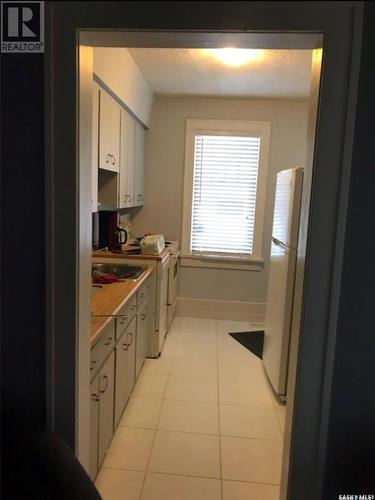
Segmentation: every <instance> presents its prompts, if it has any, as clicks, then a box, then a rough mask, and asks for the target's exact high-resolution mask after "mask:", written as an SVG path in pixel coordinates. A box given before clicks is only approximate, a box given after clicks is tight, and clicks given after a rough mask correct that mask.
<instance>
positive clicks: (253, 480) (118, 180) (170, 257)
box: [90, 48, 311, 499]
mask: <svg viewBox="0 0 375 500" xmlns="http://www.w3.org/2000/svg"><path fill="white" fill-rule="evenodd" d="M153 51H154V52H153ZM155 52H156V53H155ZM203 52H204V51H203ZM263 52H264V53H263ZM267 52H273V54H272V53H270V54H267ZM277 52H283V54H281V53H279V54H277ZM293 52H297V51H253V53H252V54H251V56H252V57H251V60H250V62H247V65H246V64H245V65H244V69H242V67H241V65H240V67H241V69H240V70H239V69H238V66H233V65H232V66H225V65H224V64H223V63H222V62H220V61H218V60H217V59H215V58H214V57H213V55H212V54H211V55H210V56H208V55H207V53H205V54H204V55H203V53H202V51H199V50H197V49H195V50H188V49H179V50H177V49H176V50H174V49H163V50H162V49H125V48H95V49H94V75H93V80H94V83H93V119H92V125H93V155H92V158H93V160H92V166H93V169H92V174H93V175H92V212H93V214H94V215H93V249H94V253H93V281H94V283H93V288H92V290H93V292H92V293H93V297H92V314H93V318H92V344H91V346H92V349H91V364H90V380H91V390H90V394H91V424H90V432H91V441H90V444H91V449H92V450H95V453H94V454H93V453H92V452H90V461H91V467H90V468H91V470H90V473H91V476H92V478H93V479H94V478H95V477H97V486H98V488H99V490H100V491H101V492H102V494H103V498H108V499H111V498H117V497H116V494H115V493H113V491H114V490H112V489H111V488H113V487H114V486H113V485H114V484H117V485H118V486H116V487H119V488H122V489H124V488H125V489H126V488H127V487H128V486H129V488H131V487H134V488H135V489H137V491H138V490H139V491H138V493H137V494H136V495H138V496H134V498H138V497H139V495H141V490H142V496H141V497H140V498H149V497H148V496H147V495H151V493H150V492H151V491H152V490H153V489H154V488H160V498H167V495H168V494H169V495H172V493H166V491H169V488H172V490H173V491H175V492H176V491H180V490H181V489H183V488H184V487H186V484H189V485H190V486H189V487H191V488H193V490H194V491H195V495H196V496H194V498H199V495H203V493H202V492H203V491H206V493H205V495H206V496H205V497H204V498H211V497H212V498H216V497H217V495H219V493H218V488H219V483H220V481H218V479H217V478H220V477H222V479H223V481H222V482H223V486H220V487H223V488H224V491H226V493H225V494H224V498H233V495H234V494H240V493H238V492H239V491H240V489H241V488H242V490H241V491H242V493H241V494H242V495H245V494H250V492H251V494H253V495H258V496H259V495H260V496H259V498H268V497H269V498H277V495H278V483H279V475H280V468H281V443H282V432H283V419H284V413H285V406H284V405H282V404H279V402H278V401H277V399H276V398H275V397H274V396H273V393H272V390H271V389H270V386H269V385H267V384H268V382H267V380H266V378H265V376H264V371H263V367H262V363H261V361H260V360H259V359H257V358H255V357H254V356H253V355H252V354H251V353H249V351H248V350H245V349H244V348H243V347H242V346H241V345H240V344H237V343H236V342H235V341H234V340H233V339H232V338H230V337H229V335H228V334H229V333H230V332H233V331H244V330H246V331H251V330H256V331H258V330H262V329H263V325H264V322H265V317H266V301H267V275H268V268H269V259H268V257H267V256H268V255H269V253H270V245H271V233H272V223H273V217H272V214H273V206H274V200H275V185H276V174H277V172H278V171H281V170H285V169H290V168H292V167H296V166H301V165H304V161H305V154H306V133H307V116H308V95H309V90H310V74H311V51H298V52H297V53H294V54H293ZM233 57H234V54H233V52H232V53H231V55H230V60H231V61H233ZM270 61H271V62H270ZM266 63H267V64H266ZM267 65H269V68H270V69H268V71H269V73H268V74H267ZM114 68H116V71H114ZM207 68H209V69H207ZM223 68H224V69H223ZM249 68H253V80H250V79H249V78H248V77H247V73H248V72H249ZM255 69H256V70H257V71H255ZM291 69H292V70H291ZM205 72H207V74H206V75H205V77H204V78H203V76H202V75H204V74H205ZM264 72H266V73H264ZM272 72H273V73H272ZM271 73H272V78H271ZM288 74H289V75H290V74H291V75H292V77H289V79H288V77H287V75H288ZM145 75H147V78H146V77H145ZM158 75H159V80H158V78H157V77H158ZM160 75H163V78H160ZM234 75H237V77H236V78H237V79H236V78H235V77H234ZM256 75H258V76H256ZM283 78H284V80H283ZM265 79H266V81H267V82H268V84H267V85H266V86H265V85H264V81H265ZM150 82H151V83H150ZM250 83H251V84H252V85H253V89H252V93H250V95H249V90H248V88H249V85H250ZM283 84H284V87H283ZM163 85H164V87H163ZM173 86H175V88H173ZM192 89H193V91H192ZM228 89H229V90H228ZM245 89H246V90H245ZM215 92H216V93H215ZM223 120H224V121H225V122H226V123H225V127H229V128H230V127H234V128H233V130H232V131H231V134H229V135H232V136H235V133H237V135H239V136H246V134H250V136H256V135H258V136H260V137H261V144H262V146H261V148H260V149H258V153H259V156H258V158H257V165H256V166H257V168H258V166H259V170H258V171H257V176H256V177H255V186H256V192H255V194H254V190H253V191H252V190H251V186H250V188H249V191H244V193H245V196H249V197H250V198H251V199H250V201H251V203H250V208H252V210H253V212H252V214H253V216H252V221H253V222H252V223H248V224H250V225H249V226H248V232H247V235H248V234H251V236H252V238H251V242H250V243H249V241H248V237H247V236H246V235H245V236H243V235H242V234H241V235H239V236H238V234H239V231H238V228H237V227H235V228H234V231H233V228H231V226H230V222H229V223H228V222H226V221H225V220H224V217H223V211H221V212H220V210H218V211H219V216H218V218H215V217H214V219H215V221H214V222H215V227H216V229H215V232H214V236H213V242H214V243H215V244H216V245H217V248H219V252H217V253H219V255H218V254H217V253H216V255H214V252H213V251H212V249H211V248H210V249H208V250H206V251H204V250H203V251H202V248H203V249H204V239H203V240H202V239H201V240H199V238H200V232H199V230H197V231H196V233H194V234H190V228H194V213H198V217H199V216H200V217H202V213H199V209H200V208H202V206H199V204H197V206H196V207H194V209H196V210H197V212H194V209H193V208H192V199H193V196H192V190H193V188H192V184H193V181H192V178H193V173H192V170H193V169H192V168H189V166H188V165H189V164H190V165H191V166H192V165H193V164H194V169H195V172H197V169H198V168H201V169H202V168H203V165H202V162H201V163H199V161H198V159H195V156H194V152H192V146H194V145H192V141H191V137H190V135H189V134H193V135H194V134H195V135H197V133H196V132H195V131H202V130H203V131H205V130H209V131H210V134H209V135H213V133H214V132H216V133H217V135H216V136H222V135H223V124H222V123H220V121H221V122H223ZM249 120H251V122H250V124H249ZM229 122H230V123H229ZM241 127H245V128H241ZM249 127H250V128H249ZM251 127H253V129H251ZM271 129H272V130H271ZM254 130H256V133H254ZM233 131H234V132H235V133H234V132H233ZM251 134H252V135H251ZM201 137H203V138H205V137H207V136H206V135H204V134H202V135H201ZM225 146H226V145H225V144H223V147H225ZM240 146H241V145H236V147H240ZM246 147H247V146H246ZM254 147H255V145H254V143H251V144H250V145H249V146H248V148H250V150H252V149H254ZM244 151H245V152H246V149H245V150H244ZM192 158H194V161H193V159H192ZM252 168H253V166H252ZM239 175H240V178H241V179H242V180H243V181H244V184H246V181H247V176H246V175H245V176H243V173H241V172H240V174H239ZM241 175H242V177H241ZM250 177H251V176H250ZM252 180H253V181H254V177H252ZM201 185H202V183H198V185H197V188H196V189H200V187H199V186H201ZM194 186H195V184H194ZM247 187H248V186H245V188H247ZM189 189H190V190H189ZM194 189H195V188H194ZM236 189H237V190H236ZM197 192H198V191H197ZM233 192H234V194H233V193H231V192H229V191H228V196H229V197H228V199H229V202H228V203H229V206H228V205H227V208H229V210H233V206H234V204H235V200H236V199H237V197H238V195H239V196H243V194H242V193H241V192H240V193H239V192H238V188H237V187H235V188H234V190H233ZM205 194H206V195H207V191H206V193H205V191H204V190H202V189H201V191H200V192H199V196H200V197H204V195H205ZM209 194H212V193H209ZM213 194H214V195H215V196H218V197H222V195H223V192H222V191H220V190H218V191H217V192H216V193H213ZM195 195H196V192H194V196H195ZM230 204H232V206H231V205H230ZM244 207H245V208H244V209H243V210H248V209H249V207H248V205H246V203H245V204H244ZM217 208H218V207H217ZM227 208H226V209H225V210H227ZM204 210H205V208H204V206H203V214H204ZM206 210H207V208H206ZM247 220H248V219H247ZM254 221H255V222H254ZM196 226H197V228H198V229H199V224H197V225H196ZM218 228H219V229H218ZM220 231H222V234H220ZM145 234H146V235H147V234H150V236H146V238H144V239H141V237H142V236H143V235H145ZM155 235H162V236H155ZM190 236H192V238H191V239H190ZM193 237H196V238H197V241H198V243H197V244H198V245H200V247H199V248H200V249H199V248H198V247H197V248H198V249H197V250H195V251H192V248H193V242H194V241H193ZM135 238H139V239H135ZM228 242H233V244H232V243H231V244H228ZM164 243H167V245H169V246H167V247H166V248H164ZM210 244H212V241H211V242H210ZM249 244H250V247H249V246H248V245H249ZM233 245H234V247H235V251H233V248H234V247H233ZM236 245H237V246H236ZM249 248H250V251H249V250H248V249H249ZM238 249H239V251H238ZM249 254H250V255H251V258H249ZM124 264H126V265H131V266H136V267H137V269H134V271H135V272H139V273H140V277H139V278H138V279H135V280H134V279H131V280H130V282H129V281H126V280H125V282H123V281H121V279H123V278H124V277H125V275H123V274H121V273H122V272H124V271H126V269H125V270H124V268H121V266H123V265H124ZM116 266H117V268H116ZM128 271H130V272H132V269H128ZM119 278H120V281H118V279H119ZM111 280H113V281H114V282H113V283H108V281H111ZM111 290H114V291H113V293H112V291H111ZM139 325H141V326H139ZM100 343H102V345H99V344H100ZM97 346H99V349H98V347H97ZM103 346H105V348H103ZM95 351H98V354H97V352H95ZM212 351H215V356H212ZM124 353H125V354H124ZM120 354H121V355H122V356H120ZM160 354H161V355H160ZM159 355H160V357H159ZM146 358H150V359H146ZM152 358H153V359H152ZM120 359H122V360H123V361H120ZM145 359H146V360H145ZM119 374H122V375H121V376H120V375H119ZM249 376H250V377H254V378H255V379H257V383H258V385H257V386H256V388H255V389H254V390H253V392H252V393H251V394H250V393H249V392H248V390H247V388H246V387H245V385H246V384H245V381H247V380H248V379H249ZM150 379H153V380H152V381H150ZM137 380H138V382H137V383H136V381H137ZM218 380H219V386H220V387H219V388H218V387H217V384H218ZM197 385H199V386H200V387H197ZM254 391H255V392H254ZM216 392H218V393H219V401H220V402H221V404H220V418H218V417H217V416H214V415H213V412H212V410H213V409H215V411H216V406H217V412H219V402H218V397H217V394H216ZM117 394H121V397H120V398H118V397H117ZM131 394H132V396H131ZM112 402H113V404H112ZM210 405H211V406H210ZM124 409H125V412H124V414H123V415H122V413H123V411H124ZM197 412H198V413H201V415H203V416H202V421H203V422H201V421H198V422H195V420H194V414H195V413H197ZM145 415H146V416H148V417H149V418H148V419H147V418H146V417H145ZM173 415H174V418H172V416H173ZM183 415H185V416H186V418H187V420H189V421H190V422H191V424H190V427H189V425H187V426H186V423H184V422H183V420H184V419H183ZM198 420H199V419H198ZM262 420H263V421H265V422H266V424H264V426H263V427H262V426H261V425H260V423H259V422H260V421H262ZM163 421H164V423H163ZM219 421H220V423H221V426H222V432H221V435H222V438H221V439H222V444H221V447H222V451H221V454H222V456H221V461H222V462H221V465H220V463H219V462H220V458H218V457H219V455H220V453H219V452H218V450H217V437H215V438H214V439H211V438H212V436H211V434H214V435H215V436H216V435H218V434H219V430H218V426H219ZM244 422H252V424H253V427H254V429H255V430H253V431H250V434H249V431H248V430H247V429H246V428H245V429H244V427H246V425H244ZM259 426H260V427H261V428H259ZM236 427H239V428H241V430H240V431H239V432H237V431H236ZM116 428H117V431H116V434H115V437H114V438H113V435H114V431H115V430H116ZM155 429H159V430H158V436H157V437H156V439H158V438H159V439H160V442H156V443H155V442H154V438H155V436H154V434H155ZM168 432H169V433H171V436H172V433H175V434H173V435H174V436H175V438H176V442H175V443H172V444H171V443H169V444H168V442H164V441H163V439H164V440H165V439H167V438H168ZM252 432H255V435H254V434H252ZM163 433H164V434H163ZM122 434H123V436H122V437H121V435H122ZM117 435H119V436H120V437H119V439H117V438H116V436H117ZM186 435H190V436H189V437H190V438H191V439H192V440H194V439H195V438H196V439H197V440H198V441H204V439H205V438H206V439H207V443H206V445H207V446H204V447H203V448H205V447H207V448H208V449H209V450H210V455H209V456H206V455H205V454H204V453H203V450H202V447H199V446H198V443H194V442H190V441H189V442H185V441H184V438H186ZM171 436H169V437H171ZM235 436H236V437H235ZM112 438H113V441H112ZM116 439H117V441H116ZM255 439H263V440H262V441H260V443H261V444H262V448H259V449H258V450H257V451H256V450H255V451H254V450H249V449H248V448H247V445H248V443H249V442H255ZM236 440H237V441H236ZM238 440H239V441H238ZM249 440H250V441H249ZM269 440H271V441H269ZM111 441H112V445H111ZM135 441H139V443H138V444H136V445H134V442H135ZM117 442H119V444H116V443H117ZM132 443H133V444H132ZM269 443H272V446H269ZM132 446H135V448H134V449H133V448H132ZM168 446H169V447H170V448H171V449H170V450H169V452H170V456H168V457H167V458H165V457H163V453H164V452H165V449H167V448H168ZM190 446H192V450H191V453H192V456H194V457H196V456H197V455H198V456H199V453H203V458H202V461H201V462H202V463H200V464H197V465H196V466H193V465H192V464H190V463H188V464H185V465H184V464H183V463H182V464H178V463H177V464H173V462H178V461H179V460H181V455H183V454H184V453H188V451H186V450H189V447H190ZM197 446H198V447H197ZM158 447H159V448H158ZM233 447H234V448H233ZM236 447H237V448H236ZM238 447H239V448H238ZM267 447H268V448H267ZM234 449H237V452H238V453H239V455H241V454H242V455H243V458H244V461H245V460H246V458H248V457H249V456H250V455H251V454H252V453H255V454H257V453H258V455H262V454H265V455H266V458H265V459H264V463H263V464H262V466H261V467H260V469H261V470H259V471H258V472H255V473H254V474H250V475H249V473H248V472H247V471H240V472H236V469H238V463H236V462H233V461H232V460H231V458H230V457H231V456H233V454H234ZM129 450H130V451H129ZM151 450H152V452H151ZM238 450H240V451H238ZM266 450H267V451H266ZM137 453H139V454H140V458H139V461H138V462H137V460H136V459H135V462H132V460H131V458H129V456H128V455H129V454H130V455H137ZM275 455H277V459H274V458H272V457H274V456H275ZM178 457H180V458H178ZM163 459H164V460H165V463H164V465H163ZM253 459H254V458H253ZM150 461H151V464H150V463H149V462H150ZM101 466H102V469H101V470H100V468H101ZM147 467H148V468H147ZM221 467H222V468H223V469H224V471H223V473H222V475H221V473H220V468H221ZM267 468H268V469H269V470H270V471H271V472H267V471H266V469H267ZM99 470H100V472H99V474H98V476H97V473H98V471H99ZM205 470H206V472H205ZM145 471H149V472H147V474H145ZM163 474H164V476H163ZM168 474H169V475H168ZM145 476H147V477H145ZM204 478H205V479H204ZM179 481H180V482H179ZM172 483H173V484H172ZM130 485H131V486H130ZM174 488H175V489H174ZM207 488H208V490H207ZM172 490H171V491H172ZM237 490H238V492H237V493H235V492H236V491H237ZM255 490H256V491H255ZM111 491H112V493H110V492H111ZM207 491H209V493H207ZM147 492H148V493H147ZM245 492H247V493H245ZM254 492H255V493H254ZM112 494H113V495H114V496H111V495H112ZM174 494H175V493H174ZM210 495H211V496H210ZM231 495H232V496H231ZM267 495H268V496H267ZM132 498H133V497H132ZM150 498H151V497H150ZM153 498H154V497H153ZM155 498H159V497H155ZM191 498H193V497H191ZM202 498H203V496H202ZM254 498H256V497H254Z"/></svg>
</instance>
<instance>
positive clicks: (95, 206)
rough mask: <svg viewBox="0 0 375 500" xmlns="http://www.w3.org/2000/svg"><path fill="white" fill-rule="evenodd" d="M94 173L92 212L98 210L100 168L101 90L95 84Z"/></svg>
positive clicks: (92, 176)
mask: <svg viewBox="0 0 375 500" xmlns="http://www.w3.org/2000/svg"><path fill="white" fill-rule="evenodd" d="M92 92H93V93H92V97H93V98H92V158H91V165H92V169H91V170H92V172H91V211H92V212H97V210H98V168H99V93H100V88H99V85H97V84H96V83H95V82H93V89H92Z"/></svg>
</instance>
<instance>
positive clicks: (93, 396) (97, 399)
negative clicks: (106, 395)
mask: <svg viewBox="0 0 375 500" xmlns="http://www.w3.org/2000/svg"><path fill="white" fill-rule="evenodd" d="M91 399H92V400H93V401H99V396H98V395H97V394H95V393H92V394H91Z"/></svg>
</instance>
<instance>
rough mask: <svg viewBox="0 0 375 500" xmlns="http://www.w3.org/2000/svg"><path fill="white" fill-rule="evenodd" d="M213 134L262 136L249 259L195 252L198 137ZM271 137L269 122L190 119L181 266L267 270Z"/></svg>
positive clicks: (187, 138) (186, 145)
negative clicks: (193, 228)
mask: <svg viewBox="0 0 375 500" xmlns="http://www.w3.org/2000/svg"><path fill="white" fill-rule="evenodd" d="M210 134H212V135H244V136H246V135H250V136H251V135H256V136H258V137H260V150H259V168H258V180H257V195H256V204H255V226H254V237H253V252H252V254H251V255H249V256H246V257H244V256H243V255H242V256H238V257H236V256H232V255H230V256H229V255H228V256H225V255H217V254H214V253H213V254H200V255H196V254H193V253H192V251H191V224H192V207H193V182H194V150H195V136H196V135H210ZM270 138H271V123H270V122H266V121H244V120H198V119H187V120H186V136H185V168H184V191H183V212H182V241H181V248H182V256H181V265H183V266H187V267H211V268H223V269H245V270H254V271H259V270H261V269H262V268H263V265H264V260H263V226H264V215H265V214H264V212H265V205H266V187H267V171H268V156H269V146H270Z"/></svg>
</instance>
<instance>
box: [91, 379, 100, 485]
mask: <svg viewBox="0 0 375 500" xmlns="http://www.w3.org/2000/svg"><path fill="white" fill-rule="evenodd" d="M98 438H99V375H98V376H96V377H95V378H94V380H93V381H92V382H91V385H90V477H91V479H94V478H95V476H96V473H97V471H98Z"/></svg>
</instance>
